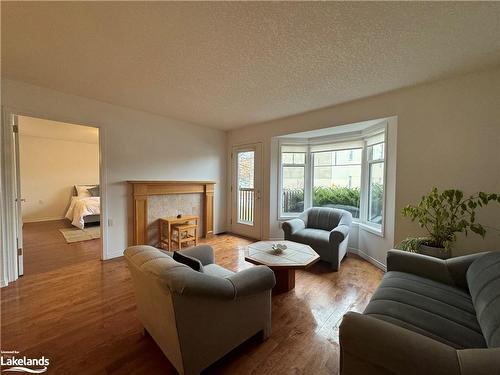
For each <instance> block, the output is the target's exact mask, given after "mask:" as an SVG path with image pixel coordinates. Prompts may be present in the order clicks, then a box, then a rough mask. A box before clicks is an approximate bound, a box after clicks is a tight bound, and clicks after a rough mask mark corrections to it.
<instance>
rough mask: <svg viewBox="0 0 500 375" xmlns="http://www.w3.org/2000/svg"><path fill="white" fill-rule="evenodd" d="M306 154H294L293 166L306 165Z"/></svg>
mask: <svg viewBox="0 0 500 375" xmlns="http://www.w3.org/2000/svg"><path fill="white" fill-rule="evenodd" d="M305 163H306V154H305V153H303V152H296V153H294V154H293V164H305Z"/></svg>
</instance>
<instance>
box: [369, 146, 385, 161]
mask: <svg viewBox="0 0 500 375" xmlns="http://www.w3.org/2000/svg"><path fill="white" fill-rule="evenodd" d="M383 158H384V144H383V143H379V144H376V145H373V146H369V147H368V160H379V159H383Z"/></svg>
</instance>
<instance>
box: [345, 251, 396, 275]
mask: <svg viewBox="0 0 500 375" xmlns="http://www.w3.org/2000/svg"><path fill="white" fill-rule="evenodd" d="M347 252H348V253H351V254H356V255H358V256H360V257H361V258H363V259H364V260H366V261H368V262H370V263H371V264H373V265H374V266H375V267H377V268H380V269H381V270H382V271H384V272H387V266H386V265H385V264H384V263H382V262H380V261H378V260H377V259H375V258H373V257H371V256H369V255H368V254H366V253H365V252H364V251H361V250H359V249H355V248H353V247H349V248H348V249H347Z"/></svg>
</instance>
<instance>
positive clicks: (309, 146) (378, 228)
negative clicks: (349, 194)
mask: <svg viewBox="0 0 500 375" xmlns="http://www.w3.org/2000/svg"><path fill="white" fill-rule="evenodd" d="M322 138H324V142H322V141H321V140H322V139H321V138H314V140H312V139H311V140H309V139H286V138H284V139H281V140H280V142H279V145H278V152H279V157H278V199H277V201H278V211H277V212H278V220H279V221H284V220H288V219H291V218H294V217H297V216H299V215H300V213H298V212H297V213H284V212H282V209H283V190H282V189H283V167H286V166H289V164H282V161H283V160H282V156H283V152H285V153H286V152H300V153H302V152H305V153H306V155H305V164H304V165H303V166H304V168H305V173H304V210H306V209H307V208H310V207H311V206H312V201H313V199H312V198H313V197H312V191H313V178H314V177H313V176H314V171H313V169H314V165H313V159H314V155H313V153H315V152H324V151H342V150H349V149H353V148H362V149H363V150H362V156H361V188H360V190H361V192H360V207H359V210H360V211H359V212H360V215H359V216H360V217H359V219H354V223H355V224H359V227H360V228H362V229H364V230H366V231H368V232H371V233H373V234H376V235H378V236H381V237H383V236H384V225H385V207H386V180H387V177H386V175H387V122H386V121H384V122H382V123H380V124H378V125H375V126H373V127H370V128H369V129H366V130H365V131H362V132H360V133H359V134H358V135H356V136H353V137H349V139H346V138H345V137H341V136H340V137H339V140H338V142H335V139H334V138H332V137H331V136H326V137H322ZM382 143H383V144H384V150H383V157H382V158H377V159H374V160H368V152H367V150H368V147H370V146H374V145H377V144H382ZM377 163H383V181H382V185H383V196H382V209H381V212H382V215H381V222H380V224H377V223H373V222H370V221H369V220H368V212H369V202H368V200H369V191H370V189H369V184H370V176H369V173H370V172H369V171H370V165H373V164H377ZM301 166H302V165H301Z"/></svg>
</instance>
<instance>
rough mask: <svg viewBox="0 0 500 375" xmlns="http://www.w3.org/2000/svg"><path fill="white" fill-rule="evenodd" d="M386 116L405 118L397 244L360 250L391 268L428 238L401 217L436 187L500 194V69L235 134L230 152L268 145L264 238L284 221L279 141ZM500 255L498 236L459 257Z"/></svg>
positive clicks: (496, 209) (467, 245)
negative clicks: (408, 243) (396, 250)
mask: <svg viewBox="0 0 500 375" xmlns="http://www.w3.org/2000/svg"><path fill="white" fill-rule="evenodd" d="M386 117H397V124H398V125H397V135H396V139H397V146H396V147H397V152H396V155H397V156H396V160H392V161H389V162H394V161H395V163H396V165H395V168H396V188H395V201H394V208H395V210H394V211H395V222H394V239H393V240H391V238H390V237H387V239H386V240H384V241H377V242H375V243H374V242H373V241H371V237H369V235H368V234H366V233H364V234H361V233H360V235H359V244H358V247H359V248H360V250H362V251H364V252H366V253H368V254H370V256H371V257H373V258H374V259H375V260H378V261H381V262H382V261H383V262H385V254H386V251H387V249H388V248H389V247H391V246H392V245H394V243H398V242H399V241H401V240H402V239H404V238H405V237H406V236H408V235H412V234H418V233H422V231H421V230H420V228H418V226H417V225H416V224H413V223H411V222H410V220H408V219H406V218H403V217H401V215H400V214H399V213H400V211H401V209H402V208H403V207H404V206H405V205H406V204H408V203H416V202H417V201H418V200H419V199H420V197H421V196H422V195H423V194H425V193H426V192H427V191H429V190H430V189H431V188H432V187H433V186H437V187H438V188H441V189H442V188H458V189H461V190H463V191H464V192H465V193H466V194H472V193H475V192H477V191H479V190H483V191H487V192H500V69H499V68H496V69H490V70H488V71H483V72H475V73H471V74H468V75H463V76H459V77H454V78H450V79H447V80H442V81H438V82H434V83H428V84H422V85H418V86H414V87H410V88H405V89H401V90H397V91H393V92H389V93H386V94H382V95H377V96H374V97H369V98H365V99H360V100H356V101H352V102H348V103H345V104H341V105H337V106H333V107H329V108H325V109H321V110H318V111H313V112H308V113H304V114H302V115H297V116H291V117H287V118H283V119H279V120H275V121H270V122H266V123H262V124H259V125H257V126H247V127H244V128H240V129H236V130H233V131H231V132H229V135H228V146H229V148H230V147H231V146H233V145H236V144H244V143H251V142H257V141H259V142H262V143H263V153H264V155H263V165H264V196H263V199H262V204H263V212H264V213H266V214H265V215H264V217H263V222H264V224H263V237H265V238H268V237H270V236H271V235H272V234H273V232H275V231H276V222H275V221H273V220H275V219H276V218H275V216H276V215H274V214H271V210H273V209H274V208H273V207H272V206H273V204H274V203H273V200H274V199H275V193H274V192H273V193H271V190H272V189H271V187H272V186H276V184H277V181H276V177H275V176H274V175H272V172H271V166H272V165H273V163H276V159H275V158H276V155H274V153H272V152H271V147H272V145H271V143H272V141H271V140H272V138H273V137H276V136H281V135H286V134H291V133H296V132H302V131H307V130H314V129H320V128H326V127H331V126H337V125H343V124H350V123H355V122H361V121H365V120H370V119H378V118H386ZM227 168H228V173H229V171H230V169H229V165H228V166H227ZM228 214H229V211H228ZM478 219H479V221H480V222H482V223H483V224H485V225H488V226H491V227H496V228H498V227H500V206H499V205H491V206H490V207H487V208H486V209H484V210H482V211H481V212H480V214H479V216H478ZM499 249H500V237H499V236H498V232H495V231H494V230H490V232H489V233H488V235H487V236H486V238H485V240H482V239H481V238H480V237H477V236H476V235H471V236H469V237H468V238H466V239H465V238H463V236H460V237H459V239H458V242H457V244H456V247H455V249H454V251H453V255H454V256H456V255H461V254H466V253H472V252H477V251H483V250H499Z"/></svg>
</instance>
